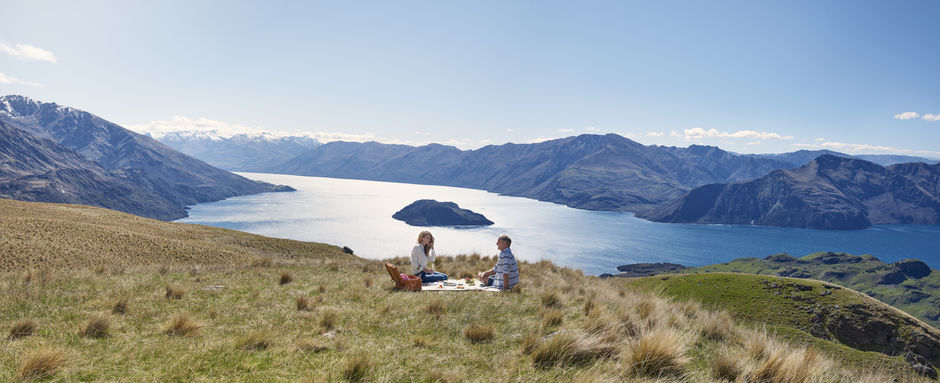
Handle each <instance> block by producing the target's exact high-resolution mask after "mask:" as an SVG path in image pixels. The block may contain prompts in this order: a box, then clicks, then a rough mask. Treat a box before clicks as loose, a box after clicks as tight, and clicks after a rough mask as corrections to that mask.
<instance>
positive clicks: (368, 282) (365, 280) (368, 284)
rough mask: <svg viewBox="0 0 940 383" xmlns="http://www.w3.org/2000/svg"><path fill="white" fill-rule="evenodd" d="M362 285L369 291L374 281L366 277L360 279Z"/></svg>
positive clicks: (370, 277) (369, 276)
mask: <svg viewBox="0 0 940 383" xmlns="http://www.w3.org/2000/svg"><path fill="white" fill-rule="evenodd" d="M362 283H363V284H364V285H365V286H366V288H367V289H369V288H372V284H373V283H375V281H374V280H372V276H371V275H366V276H365V277H363V278H362Z"/></svg>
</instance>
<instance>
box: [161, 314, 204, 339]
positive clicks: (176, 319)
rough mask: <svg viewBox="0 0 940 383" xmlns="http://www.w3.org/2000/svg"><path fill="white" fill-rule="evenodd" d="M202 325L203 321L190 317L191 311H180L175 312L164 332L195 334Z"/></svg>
mask: <svg viewBox="0 0 940 383" xmlns="http://www.w3.org/2000/svg"><path fill="white" fill-rule="evenodd" d="M202 327H203V325H202V324H201V323H198V322H196V321H195V320H193V319H192V318H190V316H189V313H187V312H179V313H176V314H174V315H173V317H172V318H170V320H169V321H167V322H166V325H164V327H163V332H164V333H166V334H167V335H176V336H195V335H196V333H197V332H199V329H201V328H202Z"/></svg>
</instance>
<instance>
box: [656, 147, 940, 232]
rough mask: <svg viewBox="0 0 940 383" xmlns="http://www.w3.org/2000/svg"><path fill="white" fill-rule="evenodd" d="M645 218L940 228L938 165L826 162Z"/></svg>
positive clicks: (713, 191) (710, 192)
mask: <svg viewBox="0 0 940 383" xmlns="http://www.w3.org/2000/svg"><path fill="white" fill-rule="evenodd" d="M640 216H641V217H643V218H646V219H649V220H652V221H658V222H684V223H721V224H744V225H766V226H789V227H808V228H817V229H861V228H866V227H869V226H871V225H873V224H937V223H940V164H935V165H928V164H925V163H905V164H897V165H891V166H888V167H882V166H880V165H877V164H874V163H871V162H868V161H862V160H855V159H848V158H842V157H836V156H832V155H824V156H821V157H819V158H817V159H815V160H813V161H812V162H810V163H809V164H806V165H804V166H802V167H800V168H797V169H793V170H776V171H773V172H771V173H770V174H768V175H766V176H764V177H761V178H758V179H755V180H751V181H744V182H736V183H730V184H711V185H705V186H702V187H699V188H696V189H694V190H692V191H690V192H689V193H688V194H686V195H685V196H683V197H682V198H679V199H677V200H675V201H672V202H670V203H668V204H665V205H664V206H661V207H658V208H656V209H654V210H652V211H649V212H645V213H642V214H640Z"/></svg>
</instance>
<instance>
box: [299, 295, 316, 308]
mask: <svg viewBox="0 0 940 383" xmlns="http://www.w3.org/2000/svg"><path fill="white" fill-rule="evenodd" d="M294 302H295V303H296V304H297V310H298V311H311V310H313V309H314V308H315V307H316V306H317V305H316V303H314V302H313V301H312V300H310V297H308V296H307V295H305V294H300V295H298V296H297V298H295V299H294Z"/></svg>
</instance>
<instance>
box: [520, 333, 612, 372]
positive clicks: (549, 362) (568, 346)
mask: <svg viewBox="0 0 940 383" xmlns="http://www.w3.org/2000/svg"><path fill="white" fill-rule="evenodd" d="M615 354H617V347H615V346H613V345H611V344H607V343H604V342H603V341H601V340H600V339H598V338H596V337H593V336H590V335H587V334H576V333H573V332H570V331H565V332H559V333H557V334H555V335H554V336H552V338H551V339H549V340H548V341H545V342H542V343H541V344H540V345H538V347H536V348H535V350H534V351H533V352H532V363H533V364H535V366H537V367H539V368H549V367H554V366H561V365H581V364H587V363H590V362H592V361H594V360H595V359H598V358H606V357H610V356H613V355H615Z"/></svg>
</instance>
